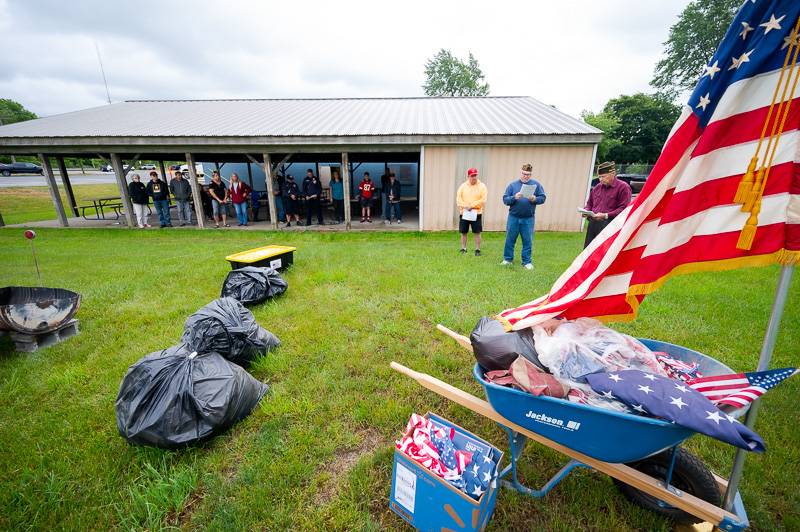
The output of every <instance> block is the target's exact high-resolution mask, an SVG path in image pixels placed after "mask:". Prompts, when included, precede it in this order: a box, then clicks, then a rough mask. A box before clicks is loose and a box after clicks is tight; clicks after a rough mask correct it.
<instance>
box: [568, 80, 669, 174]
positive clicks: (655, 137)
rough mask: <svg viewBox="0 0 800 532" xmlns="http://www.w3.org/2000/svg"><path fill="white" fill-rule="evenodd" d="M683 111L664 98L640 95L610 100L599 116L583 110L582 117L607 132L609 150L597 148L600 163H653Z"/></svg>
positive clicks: (606, 141)
mask: <svg viewBox="0 0 800 532" xmlns="http://www.w3.org/2000/svg"><path fill="white" fill-rule="evenodd" d="M680 112H681V110H680V107H679V106H677V105H675V104H674V103H672V102H671V101H669V100H668V99H666V98H665V97H663V96H660V95H650V94H643V93H641V92H640V93H637V94H633V95H631V96H627V95H622V96H619V97H617V98H613V99H611V100H609V101H608V103H606V106H605V107H604V108H603V111H602V112H601V113H598V114H596V115H595V114H592V113H588V112H586V111H584V113H583V118H584V120H586V122H587V123H588V124H591V125H593V126H595V127H596V128H598V129H602V130H603V132H604V133H605V134H604V139H603V142H604V143H606V144H605V146H604V147H603V149H605V150H606V151H605V152H601V147H598V159H599V160H606V159H611V160H614V161H616V162H618V163H653V162H655V160H656V159H658V156H659V154H660V153H661V148H662V147H663V145H664V141H665V140H666V139H667V135H669V132H670V130H671V129H672V126H673V125H674V124H675V120H677V119H678V116H679V115H680ZM601 146H602V145H601ZM604 155H605V156H604Z"/></svg>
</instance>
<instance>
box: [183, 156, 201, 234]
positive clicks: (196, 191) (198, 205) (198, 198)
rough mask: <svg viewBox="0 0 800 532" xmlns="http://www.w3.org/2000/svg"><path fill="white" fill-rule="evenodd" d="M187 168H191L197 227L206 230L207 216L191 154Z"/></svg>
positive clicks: (190, 176) (190, 182)
mask: <svg viewBox="0 0 800 532" xmlns="http://www.w3.org/2000/svg"><path fill="white" fill-rule="evenodd" d="M186 166H188V167H189V186H191V187H192V200H193V201H194V215H195V217H196V218H197V227H199V228H200V229H205V227H206V214H205V213H204V212H203V200H202V198H201V196H200V185H199V184H198V183H197V169H196V168H195V167H194V156H193V155H192V154H191V153H187V154H186Z"/></svg>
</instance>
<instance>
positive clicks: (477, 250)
mask: <svg viewBox="0 0 800 532" xmlns="http://www.w3.org/2000/svg"><path fill="white" fill-rule="evenodd" d="M475 256H476V257H480V256H481V250H479V249H476V250H475Z"/></svg>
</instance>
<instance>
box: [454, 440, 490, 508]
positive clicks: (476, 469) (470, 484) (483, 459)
mask: <svg viewBox="0 0 800 532" xmlns="http://www.w3.org/2000/svg"><path fill="white" fill-rule="evenodd" d="M494 469H495V468H494V462H493V461H492V459H491V458H490V457H489V456H487V455H485V454H484V453H483V452H482V451H478V452H476V453H475V454H474V455H472V462H471V465H470V466H469V467H467V469H466V471H464V474H463V475H462V478H463V479H464V492H465V493H466V494H467V495H469V496H470V497H472V498H473V499H476V500H477V499H478V498H480V496H481V495H483V493H484V492H485V491H486V490H487V489H489V484H490V483H491V482H492V480H493V479H494V476H495V471H494Z"/></svg>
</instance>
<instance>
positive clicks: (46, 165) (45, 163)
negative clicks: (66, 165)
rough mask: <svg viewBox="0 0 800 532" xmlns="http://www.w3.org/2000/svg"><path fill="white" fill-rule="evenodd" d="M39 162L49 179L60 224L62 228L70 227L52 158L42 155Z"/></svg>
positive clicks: (48, 183) (51, 194)
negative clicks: (51, 163) (54, 173)
mask: <svg viewBox="0 0 800 532" xmlns="http://www.w3.org/2000/svg"><path fill="white" fill-rule="evenodd" d="M39 160H40V161H41V163H42V170H44V177H45V178H46V179H47V185H48V186H49V187H50V197H51V198H52V199H53V205H55V208H56V214H57V215H58V223H59V225H61V227H69V223H68V222H67V213H65V212H64V204H63V203H61V194H59V193H58V184H57V183H56V178H55V176H54V175H53V167H52V166H51V165H50V158H49V157H47V156H46V155H44V154H43V153H40V154H39Z"/></svg>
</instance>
